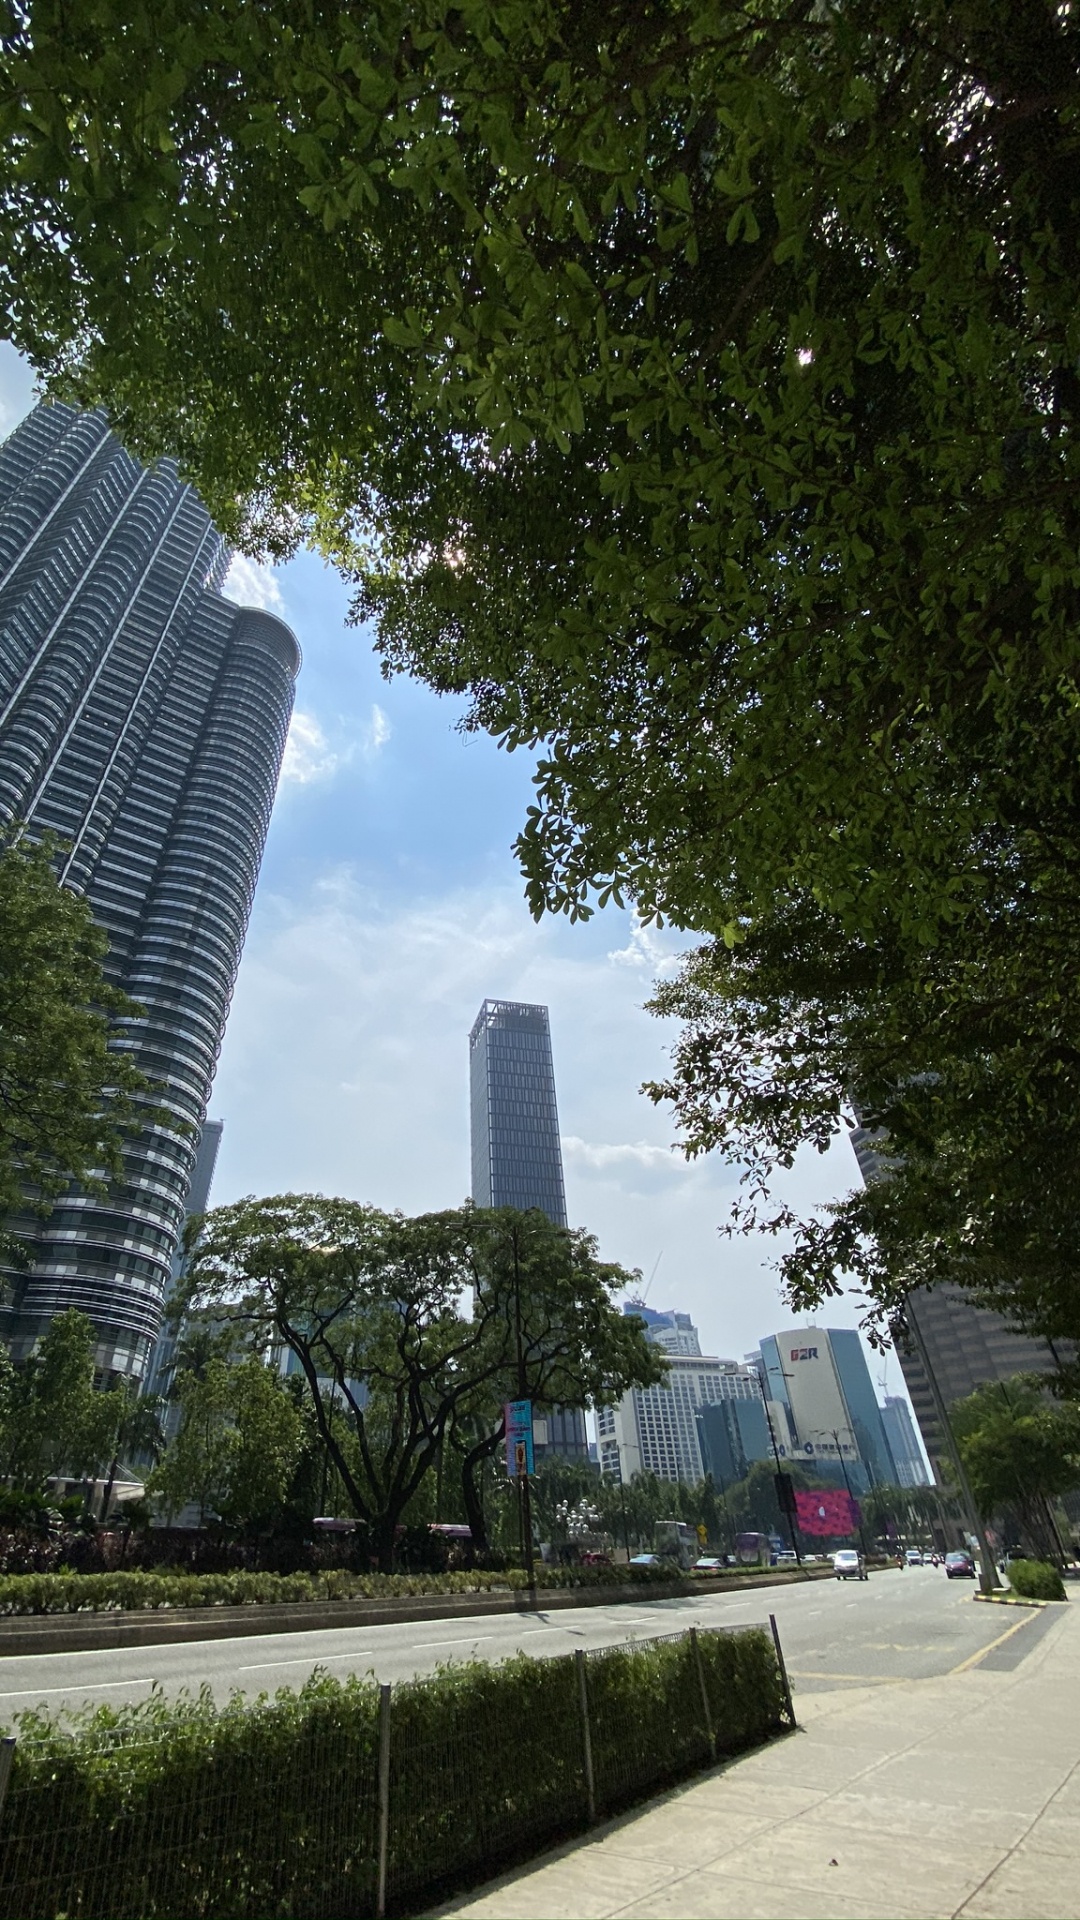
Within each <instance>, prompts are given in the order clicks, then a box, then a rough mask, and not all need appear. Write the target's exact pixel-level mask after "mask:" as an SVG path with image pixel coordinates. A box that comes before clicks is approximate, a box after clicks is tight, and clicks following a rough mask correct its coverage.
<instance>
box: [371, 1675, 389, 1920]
mask: <svg viewBox="0 0 1080 1920" xmlns="http://www.w3.org/2000/svg"><path fill="white" fill-rule="evenodd" d="M391 1691H392V1689H391V1688H390V1687H386V1686H383V1687H380V1688H379V1867H378V1883H377V1885H376V1889H375V1915H376V1920H383V1915H384V1914H385V1912H386V1864H387V1855H388V1853H389V1851H390V1694H391Z"/></svg>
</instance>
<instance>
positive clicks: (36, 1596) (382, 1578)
mask: <svg viewBox="0 0 1080 1920" xmlns="http://www.w3.org/2000/svg"><path fill="white" fill-rule="evenodd" d="M678 1578H679V1576H678V1574H677V1573H676V1572H674V1571H670V1572H669V1571H668V1570H667V1569H666V1568H663V1567H537V1569H536V1584H537V1586H538V1587H542V1588H546V1589H548V1590H550V1589H552V1588H567V1587H616V1586H641V1587H649V1586H657V1585H668V1586H670V1584H671V1583H672V1581H673V1580H678ZM527 1586H528V1581H527V1579H526V1577H525V1574H524V1573H523V1572H522V1571H521V1569H520V1568H517V1567H511V1568H509V1569H508V1570H507V1571H506V1572H505V1573H487V1572H483V1571H482V1570H480V1569H476V1570H474V1571H472V1572H469V1573H464V1572H462V1573H349V1572H348V1571H347V1570H345V1569H344V1568H332V1569H330V1570H328V1571H327V1572H326V1573H138V1572H135V1571H130V1572H116V1573H11V1574H5V1575H3V1576H0V1614H19V1613H83V1612H87V1613H101V1612H109V1611H113V1610H115V1609H123V1610H125V1611H138V1610H142V1609H145V1608H154V1607H250V1606H260V1605H267V1604H274V1603H280V1602H286V1603H288V1602H296V1601H305V1600H356V1599H364V1600H383V1599H396V1598H399V1597H400V1598H417V1597H419V1596H422V1595H423V1594H437V1593H447V1594H449V1593H497V1592H511V1593H521V1592H524V1591H525V1590H526V1588H527Z"/></svg>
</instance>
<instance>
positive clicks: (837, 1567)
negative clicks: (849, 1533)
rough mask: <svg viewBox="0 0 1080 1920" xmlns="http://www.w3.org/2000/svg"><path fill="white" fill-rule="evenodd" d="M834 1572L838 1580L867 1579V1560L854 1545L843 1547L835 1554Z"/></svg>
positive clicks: (833, 1561)
mask: <svg viewBox="0 0 1080 1920" xmlns="http://www.w3.org/2000/svg"><path fill="white" fill-rule="evenodd" d="M832 1564H833V1572H834V1573H835V1575H836V1577H837V1579H838V1580H865V1579H866V1562H865V1561H864V1559H863V1557H862V1554H861V1553H856V1551H855V1549H854V1547H841V1549H840V1551H839V1553H834V1554H833V1560H832Z"/></svg>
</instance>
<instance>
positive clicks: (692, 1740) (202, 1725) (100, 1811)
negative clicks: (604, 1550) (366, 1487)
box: [0, 1629, 784, 1920]
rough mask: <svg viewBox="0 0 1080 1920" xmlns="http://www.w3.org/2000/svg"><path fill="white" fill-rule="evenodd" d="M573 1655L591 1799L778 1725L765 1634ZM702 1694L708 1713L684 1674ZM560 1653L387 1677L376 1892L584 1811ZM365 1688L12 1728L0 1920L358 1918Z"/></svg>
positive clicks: (394, 1903)
mask: <svg viewBox="0 0 1080 1920" xmlns="http://www.w3.org/2000/svg"><path fill="white" fill-rule="evenodd" d="M697 1647H698V1649H699V1651H700V1670H699V1665H698V1653H696V1652H695V1647H694V1643H693V1641H692V1640H691V1638H690V1637H689V1636H688V1635H687V1636H683V1637H682V1638H679V1639H671V1640H662V1641H654V1642H644V1643H639V1644H637V1645H635V1646H633V1647H622V1648H615V1649H611V1650H609V1651H605V1652H602V1653H594V1654H590V1655H587V1656H586V1657H585V1662H584V1672H585V1686H586V1693H587V1698H588V1708H589V1720H590V1728H591V1737H592V1753H593V1764H594V1771H595V1793H596V1809H597V1812H598V1813H599V1814H601V1815H602V1814H604V1813H607V1812H611V1811H614V1810H615V1809H616V1808H618V1807H620V1806H625V1805H627V1804H629V1803H630V1802H631V1801H633V1800H635V1799H639V1798H641V1797H642V1796H643V1795H645V1794H647V1793H649V1792H650V1791H653V1790H655V1789H656V1788H657V1787H659V1786H661V1785H663V1784H664V1783H665V1782H667V1781H670V1780H672V1779H675V1778H678V1777H679V1776H680V1775H685V1774H686V1773H688V1772H690V1771H692V1770H693V1769H694V1768H698V1767H701V1766H704V1765H708V1764H709V1763H710V1762H711V1760H712V1758H713V1756H714V1752H720V1753H732V1752H736V1751H738V1750H740V1749H741V1748H744V1747H746V1746H748V1745H750V1744H752V1743H754V1742H756V1741H760V1740H762V1739H765V1738H767V1737H768V1736H769V1735H770V1734H771V1733H774V1732H776V1731H778V1730H779V1729H780V1728H781V1727H782V1725H783V1724H784V1703H783V1697H782V1689H781V1684H780V1677H779V1673H778V1669H777V1663H776V1657H775V1653H774V1649H773V1645H772V1641H771V1638H770V1636H769V1635H768V1634H767V1633H764V1632H761V1631H758V1630H757V1629H749V1630H744V1631H740V1632H738V1633H734V1634H713V1633H702V1634H700V1635H699V1636H698V1641H697ZM702 1676H704V1680H705V1686H706V1691H707V1694H708V1699H709V1720H710V1724H711V1733H712V1738H711V1739H710V1731H709V1726H707V1724H706V1720H705V1714H704V1708H703V1702H702V1692H701V1682H702ZM579 1689H580V1670H579V1667H578V1666H577V1665H576V1664H575V1659H574V1656H573V1655H571V1656H569V1657H562V1658H557V1659H551V1660H534V1659H530V1658H527V1657H526V1656H524V1655H520V1656H518V1657H516V1658H515V1659H513V1660H509V1661H507V1662H505V1663H504V1664H502V1665H499V1666H485V1665H479V1664H474V1665H468V1666H466V1665H457V1666H451V1667H446V1668H443V1669H442V1670H441V1671H440V1672H439V1673H437V1674H435V1675H433V1676H431V1677H429V1678H426V1679H421V1680H415V1681H412V1682H409V1683H408V1684H406V1685H404V1686H400V1687H396V1688H395V1689H394V1691H393V1695H392V1704H391V1712H390V1761H391V1765H390V1798H389V1847H388V1861H387V1864H388V1890H389V1896H390V1907H391V1910H392V1911H393V1910H396V1911H398V1912H415V1911H417V1910H418V1909H420V1908H421V1907H422V1906H424V1905H426V1904H429V1903H430V1901H431V1900H432V1899H433V1898H434V1897H435V1896H436V1895H437V1894H439V1893H440V1892H442V1891H443V1890H445V1889H448V1888H450V1887H453V1886H461V1885H467V1884H470V1883H474V1882H475V1881H477V1880H479V1879H482V1878H484V1877H485V1876H486V1875H487V1874H489V1873H491V1872H493V1871H495V1870H496V1869H497V1868H498V1867H499V1866H500V1865H503V1864H506V1863H507V1862H509V1861H511V1860H514V1859H522V1858H527V1857H528V1856H529V1855H530V1854H532V1853H535V1852H536V1851H538V1850H539V1849H541V1848H543V1847H544V1846H546V1845H549V1844H550V1843H551V1842H552V1841H554V1840H555V1839H557V1838H559V1837H560V1836H562V1835H564V1834H567V1833H570V1832H573V1831H575V1830H577V1829H580V1828H581V1827H583V1826H584V1825H585V1824H586V1823H587V1797H586V1786H585V1769H584V1741H583V1735H582V1719H581V1710H580V1691H579ZM379 1712H380V1700H379V1689H378V1688H377V1686H375V1685H374V1684H373V1683H372V1682H370V1681H366V1680H358V1679H355V1678H353V1679H349V1680H346V1681H344V1682H338V1681H335V1680H331V1679H329V1678H327V1677H326V1676H325V1675H322V1674H316V1675H315V1676H313V1677H312V1679H311V1680H310V1681H309V1682H308V1684H307V1685H306V1686H305V1687H304V1688H303V1689H302V1690H301V1691H300V1692H299V1693H289V1692H285V1691H282V1692H281V1693H279V1694H277V1695H276V1696H275V1698H274V1699H273V1700H268V1699H266V1698H265V1697H264V1698H262V1699H260V1700H258V1701H255V1702H245V1701H243V1700H242V1699H241V1698H240V1697H239V1696H238V1697H236V1698H234V1699H233V1701H232V1702H231V1703H230V1704H229V1705H228V1706H227V1707H225V1708H222V1709H218V1708H216V1707H215V1706H214V1704H213V1702H212V1700H211V1698H210V1696H209V1693H208V1692H204V1693H203V1694H202V1695H200V1696H199V1697H198V1698H197V1699H191V1698H188V1699H183V1700H181V1701H179V1702H166V1701H165V1700H164V1699H163V1698H162V1697H161V1696H160V1695H155V1696H154V1697H152V1698H151V1699H150V1700H148V1701H143V1702H141V1703H139V1704H137V1705H133V1706H125V1707H121V1708H117V1709H110V1708H106V1707H96V1708H87V1709H85V1710H83V1711H82V1712H81V1713H78V1714H76V1715H73V1716H72V1717H71V1718H69V1719H61V1720H58V1721H52V1720H49V1719H47V1718H45V1717H43V1716H39V1715H37V1714H32V1713H27V1714H23V1715H21V1716H20V1717H19V1721H18V1723H17V1731H18V1744H17V1747H16V1751H15V1761H14V1768H13V1773H12V1781H11V1787H10V1790H9V1794H8V1799H7V1803H6V1805H5V1808H4V1811H3V1816H2V1819H0V1841H2V1844H0V1912H2V1913H3V1914H4V1915H5V1916H6V1917H10V1920H54V1917H55V1916H56V1915H57V1914H63V1915H71V1916H74V1915H78V1916H79V1920H98V1917H99V1916H100V1920H171V1917H172V1916H175V1917H176V1920H215V1917H216V1916H221V1920H244V1917H245V1916H254V1917H255V1920H269V1917H270V1916H273V1915H290V1916H294V1917H295V1920H307V1917H308V1916H311V1920H314V1917H315V1916H316V1915H329V1916H344V1915H354V1916H363V1915H370V1914H371V1913H372V1912H373V1905H374V1889H375V1875H376V1860H377V1845H378V1808H377V1794H378V1784H377V1783H378V1765H377V1758H378V1740H379Z"/></svg>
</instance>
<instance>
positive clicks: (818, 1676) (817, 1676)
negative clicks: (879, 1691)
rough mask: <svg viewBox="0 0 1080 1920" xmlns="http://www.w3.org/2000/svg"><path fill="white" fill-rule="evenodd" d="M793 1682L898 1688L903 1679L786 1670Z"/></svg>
mask: <svg viewBox="0 0 1080 1920" xmlns="http://www.w3.org/2000/svg"><path fill="white" fill-rule="evenodd" d="M788 1673H789V1674H790V1675H791V1678H792V1679H793V1680H857V1681H858V1682H859V1685H860V1686H861V1687H899V1686H902V1685H903V1677H902V1675H900V1674H896V1673H819V1672H818V1671H817V1670H816V1669H815V1671H814V1672H813V1673H809V1672H806V1673H798V1672H797V1671H796V1669H795V1668H794V1667H789V1668H788Z"/></svg>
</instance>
